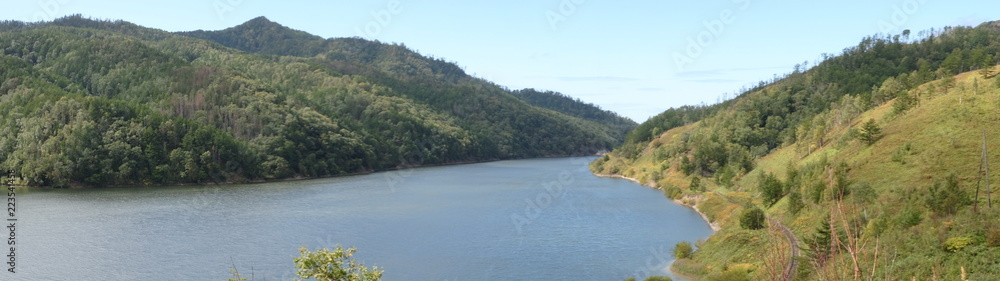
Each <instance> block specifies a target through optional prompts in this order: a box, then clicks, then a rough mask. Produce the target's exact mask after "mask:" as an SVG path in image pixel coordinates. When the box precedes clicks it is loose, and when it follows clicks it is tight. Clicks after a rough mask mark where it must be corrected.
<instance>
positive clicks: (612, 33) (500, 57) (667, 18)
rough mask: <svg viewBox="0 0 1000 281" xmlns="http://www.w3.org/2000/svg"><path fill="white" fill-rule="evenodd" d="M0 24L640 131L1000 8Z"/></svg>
mask: <svg viewBox="0 0 1000 281" xmlns="http://www.w3.org/2000/svg"><path fill="white" fill-rule="evenodd" d="M5 2H6V3H4V9H2V11H0V19H5V20H21V21H29V22H35V21H50V20H52V19H55V18H59V17H62V16H65V15H72V14H82V15H84V16H86V17H91V18H99V19H112V20H118V19H121V20H125V21H129V22H133V23H136V24H139V25H142V26H146V27H152V28H158V29H163V30H167V31H191V30H198V29H203V30H220V29H225V28H228V27H232V26H236V25H239V24H241V23H243V22H245V21H247V20H250V19H252V18H255V17H258V16H265V17H267V18H268V19H270V20H272V21H275V22H278V23H280V24H282V25H285V26H288V27H291V28H294V29H298V30H302V31H306V32H309V33H312V34H315V35H319V36H321V37H324V38H331V37H354V36H360V37H364V38H367V39H371V40H379V41H382V42H387V43H401V44H404V45H406V46H407V47H409V48H411V49H413V50H416V51H418V52H420V53H421V54H423V55H427V56H433V57H437V58H443V59H445V60H448V61H452V62H455V63H457V64H458V65H459V66H461V67H463V68H464V69H465V71H466V72H467V73H469V74H470V75H474V76H477V77H481V78H485V79H487V80H490V81H493V82H495V83H497V84H499V85H503V86H506V87H508V88H511V89H521V88H535V89H539V90H552V91H557V92H561V93H564V94H566V95H569V96H572V97H575V98H579V99H581V100H583V101H585V102H589V103H594V104H596V105H598V106H600V107H601V108H604V109H608V110H612V111H615V112H617V113H619V114H621V115H623V116H625V117H629V118H631V119H633V120H635V121H637V122H643V121H645V120H646V119H648V118H649V117H652V116H655V115H656V114H659V113H660V112H663V111H664V110H667V109H669V108H672V107H679V106H683V105H697V104H713V103H716V102H719V101H721V100H724V99H726V98H728V97H733V96H734V95H735V94H736V93H737V92H738V91H739V90H740V89H741V88H743V87H745V86H751V85H755V84H757V82H759V81H761V80H768V79H771V78H773V77H774V76H775V75H782V74H784V73H788V72H791V71H792V69H793V67H794V66H795V65H796V64H801V63H804V62H808V63H809V65H812V64H813V63H815V62H817V61H818V60H819V58H820V57H821V54H823V53H827V54H839V53H841V51H842V50H843V49H844V48H847V47H850V46H854V45H857V43H858V42H860V41H861V39H862V38H863V37H865V36H869V35H875V34H879V33H881V34H899V33H900V32H902V31H903V30H904V29H910V30H912V32H913V34H917V33H918V32H920V31H923V30H928V29H931V28H936V29H940V28H942V27H945V26H959V25H971V26H975V25H978V24H980V23H982V22H986V21H991V20H1000V1H984V0H980V1H966V0H959V1H942V0H888V1H882V0H842V1H778V0H721V1H668V0H661V1H647V0H636V1H609V0H504V1H494V0H480V1H467V0H466V1H445V0H440V1H439V0H410V1H408V0H374V1H360V0H327V1H294V0H292V1H254V0H197V1H196V0H173V1H93V0H90V1H87V0H22V1H5Z"/></svg>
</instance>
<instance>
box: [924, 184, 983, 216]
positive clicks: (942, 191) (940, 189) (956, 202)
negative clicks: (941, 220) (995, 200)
mask: <svg viewBox="0 0 1000 281" xmlns="http://www.w3.org/2000/svg"><path fill="white" fill-rule="evenodd" d="M926 203H927V207H928V208H930V209H931V210H932V211H934V212H936V213H938V214H945V215H951V214H955V212H958V209H959V208H961V207H962V206H966V205H969V204H971V203H972V200H970V199H969V194H968V193H967V192H966V191H965V190H962V189H961V188H960V187H959V186H958V178H957V177H956V176H955V174H951V175H948V177H946V178H945V180H944V181H943V182H942V181H934V184H933V185H931V189H930V197H929V198H927V202H926Z"/></svg>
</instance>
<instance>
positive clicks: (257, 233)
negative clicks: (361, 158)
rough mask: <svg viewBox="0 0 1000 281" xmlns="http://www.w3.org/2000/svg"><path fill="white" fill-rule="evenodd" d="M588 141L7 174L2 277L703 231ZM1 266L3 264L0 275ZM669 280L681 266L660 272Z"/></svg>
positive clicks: (400, 272) (449, 253)
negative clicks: (155, 179) (390, 163)
mask: <svg viewBox="0 0 1000 281" xmlns="http://www.w3.org/2000/svg"><path fill="white" fill-rule="evenodd" d="M593 159H594V158H593V157H578V158H559V159H533V160H514V161H500V162H491V163H481V164H470V165H458V166H446V167H431V168H419V169H410V170H402V171H392V172H384V173H376V174H370V175H362V176H351V177H341V178H330V179H318V180H306V181H291V182H275V183H264V184H251V185H232V186H203V187H166V188H164V187H155V188H154V187H145V188H115V189H81V190H31V191H26V190H22V191H20V192H19V193H18V194H17V199H18V210H17V216H18V228H17V231H18V232H17V235H18V236H17V237H18V240H17V246H18V247H17V257H18V259H17V269H18V273H17V275H16V276H17V277H18V280H225V279H226V278H228V277H230V275H229V268H231V267H232V266H233V264H235V265H236V267H237V269H238V270H239V271H240V272H241V273H243V274H244V275H248V274H249V273H251V271H252V272H253V274H254V277H255V279H256V280H293V279H294V278H295V276H294V268H293V264H292V258H294V257H296V256H298V248H299V247H307V248H309V249H317V248H333V247H336V246H337V245H345V246H354V247H357V248H358V252H357V254H356V255H355V257H357V258H358V259H360V260H363V261H364V262H365V264H366V265H375V266H379V267H381V268H383V269H385V276H384V278H383V280H389V281H396V280H623V279H625V278H627V277H636V278H637V279H639V280H642V279H643V278H645V277H646V276H648V275H650V274H653V275H671V274H670V273H669V270H668V269H667V266H668V264H669V262H671V260H672V258H671V256H672V255H671V248H672V247H673V245H674V244H676V243H678V242H680V241H695V240H697V239H700V238H705V237H707V236H708V235H710V234H711V230H710V229H709V227H708V225H707V224H706V223H705V222H704V221H703V220H701V218H700V217H699V216H698V214H696V213H695V212H694V211H692V210H690V209H688V208H685V207H682V206H679V205H676V204H674V203H672V202H670V201H669V200H668V199H667V198H665V197H664V196H663V195H662V194H661V193H660V192H659V191H657V190H653V189H649V188H646V187H642V186H639V185H637V184H635V183H632V182H629V181H626V180H621V179H608V178H599V177H595V176H593V175H591V174H590V172H589V171H588V170H587V164H588V162H589V161H591V160H593ZM9 276H11V275H10V274H8V273H4V276H3V277H4V278H3V279H4V280H8V279H7V277H9ZM675 280H683V279H680V278H676V277H675Z"/></svg>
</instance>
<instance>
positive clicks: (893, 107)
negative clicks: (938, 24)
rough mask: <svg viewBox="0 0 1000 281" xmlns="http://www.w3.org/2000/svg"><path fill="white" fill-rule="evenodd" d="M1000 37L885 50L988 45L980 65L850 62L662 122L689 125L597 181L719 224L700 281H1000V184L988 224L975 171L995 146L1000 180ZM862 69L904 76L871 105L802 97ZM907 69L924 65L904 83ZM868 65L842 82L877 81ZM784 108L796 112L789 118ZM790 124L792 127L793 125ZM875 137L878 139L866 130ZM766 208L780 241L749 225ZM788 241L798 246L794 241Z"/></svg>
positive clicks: (646, 144)
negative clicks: (632, 185)
mask: <svg viewBox="0 0 1000 281" xmlns="http://www.w3.org/2000/svg"><path fill="white" fill-rule="evenodd" d="M956 30H957V31H956ZM998 33H1000V32H998V31H997V27H996V25H995V24H992V23H987V24H984V25H981V26H979V27H977V28H959V29H946V31H945V32H943V33H941V34H936V35H933V36H932V37H933V38H932V39H919V40H916V41H914V42H907V43H903V42H900V43H892V39H891V37H890V38H888V39H887V40H886V41H885V42H883V43H885V44H887V46H889V48H897V49H899V50H905V49H926V50H933V49H936V48H939V47H937V46H935V45H940V44H950V43H949V42H948V41H951V40H956V41H964V42H974V41H970V40H969V39H970V38H979V37H982V38H986V39H984V40H982V41H981V43H982V46H983V47H982V49H979V48H980V47H975V46H972V45H971V44H970V45H969V46H966V47H963V48H968V49H967V50H968V51H965V50H964V49H962V48H958V49H953V50H951V51H950V52H944V53H943V54H945V55H943V56H941V55H937V54H935V52H930V51H929V52H923V53H921V52H915V53H913V56H903V57H897V58H893V57H882V56H879V54H878V53H877V52H873V51H871V50H866V51H864V52H861V53H858V52H857V51H856V50H852V49H848V50H847V51H845V54H842V55H841V56H838V57H833V58H828V59H827V61H824V62H822V63H820V64H818V66H816V67H814V68H813V69H810V70H807V71H801V72H799V71H797V72H795V73H793V74H790V75H789V76H787V77H785V78H783V79H780V80H776V81H771V82H770V83H762V84H761V86H760V87H757V88H755V89H751V90H749V91H747V93H745V94H743V95H742V96H740V97H738V98H736V99H734V100H731V101H728V102H726V103H723V104H720V105H714V106H710V107H704V108H688V109H686V110H674V111H671V112H667V113H665V114H664V116H666V115H668V114H669V115H671V116H682V117H683V116H687V117H683V118H686V119H680V118H675V117H661V118H660V119H658V120H655V121H654V120H651V121H653V122H655V123H652V124H651V123H650V122H647V123H646V124H643V125H640V126H639V128H640V129H637V131H640V130H642V129H643V128H646V130H648V131H641V132H637V131H633V132H632V133H630V141H627V143H626V144H625V145H624V146H622V147H621V148H619V149H616V150H615V151H614V152H613V153H611V154H610V155H608V156H607V157H603V158H601V159H598V160H597V161H595V162H594V163H592V165H591V168H592V170H594V171H595V172H596V173H604V174H619V175H623V176H627V177H631V178H635V179H637V180H639V181H642V182H645V183H647V184H652V185H654V186H657V187H659V188H661V189H663V190H664V193H665V194H666V196H670V197H672V198H678V199H681V198H683V200H687V201H689V202H690V203H691V204H696V205H697V206H698V207H699V209H700V210H701V211H703V212H705V213H706V215H707V216H708V218H709V219H710V220H712V221H714V222H717V223H719V224H721V225H722V230H721V231H719V232H718V233H716V234H715V235H713V236H712V237H710V238H709V239H707V240H706V241H699V242H697V243H695V244H696V245H697V246H698V247H697V248H698V250H697V251H696V252H695V253H694V256H693V258H691V259H681V260H678V261H677V262H676V263H675V264H674V269H675V270H677V271H680V272H683V273H686V274H689V275H694V276H700V277H702V279H705V280H740V279H749V280H782V274H783V273H784V271H785V270H786V269H785V267H786V266H787V265H788V264H789V263H790V261H791V260H796V261H797V264H798V266H797V268H796V271H795V272H794V273H793V274H791V275H792V279H788V280H912V279H916V280H963V279H962V278H963V276H964V278H967V280H994V279H997V278H998V277H1000V197H998V195H997V191H1000V188H996V185H997V182H998V180H1000V177H998V176H997V172H996V171H991V172H992V173H991V175H990V176H991V177H992V180H991V184H992V189H993V191H994V192H993V194H992V200H993V202H992V203H993V207H992V208H989V207H987V206H986V205H988V202H987V200H986V190H985V188H986V186H985V179H982V181H980V176H979V169H980V163H981V162H980V156H981V153H982V149H983V138H984V136H983V132H984V131H985V132H986V141H987V145H986V146H987V149H988V151H989V159H990V162H989V163H990V166H991V167H997V165H1000V131H998V130H996V128H998V127H1000V79H998V78H996V77H993V76H994V75H995V74H996V73H997V72H998V71H997V70H998V69H1000V67H994V66H993V65H995V60H994V59H993V58H995V57H996V55H995V54H998V52H997V51H998V50H997V49H995V47H994V46H996V45H998V44H1000V40H997V39H996V38H997V37H996V34H998ZM969 34H978V35H972V36H969ZM863 44H864V43H863ZM894 44H898V46H895V47H893V45H894ZM970 46H971V47H970ZM976 50H978V51H976ZM974 52H975V53H977V54H975V55H970V54H971V53H974ZM956 53H958V54H959V55H957V56H952V55H951V54H956ZM963 53H964V54H963ZM983 53H986V54H993V55H990V58H989V61H992V62H993V63H990V64H984V65H983V66H982V67H972V68H970V67H968V65H970V64H971V62H972V61H971V60H970V57H977V56H982V55H981V54H983ZM859 56H865V57H867V60H868V61H880V60H885V61H886V63H888V64H889V65H896V66H898V67H896V68H902V69H901V70H897V71H899V73H900V74H898V75H895V76H890V77H887V78H885V79H884V80H882V81H879V82H877V83H875V84H873V85H870V86H869V87H868V90H867V91H859V92H852V91H844V90H842V89H843V88H842V87H843V86H842V85H841V84H837V85H833V86H820V87H816V86H814V87H812V89H810V87H804V88H801V89H800V90H795V89H794V88H796V87H800V86H797V85H802V84H799V83H802V81H813V82H815V81H817V79H822V78H821V77H822V74H821V73H822V72H824V71H830V69H831V65H832V64H835V63H836V62H838V61H853V60H858V62H865V60H860V59H859V58H858V57H859ZM949 57H952V58H951V59H949ZM906 61H924V63H918V64H917V65H914V66H915V67H914V68H912V69H910V71H906ZM956 63H957V64H958V65H966V67H964V68H962V67H961V66H959V68H961V69H962V70H964V72H962V73H960V74H958V75H951V73H952V72H951V71H954V70H953V69H950V68H951V67H952V66H953V65H954V64H956ZM919 64H923V65H924V66H923V67H921V66H919ZM865 65H866V64H864V63H859V64H856V65H855V68H854V69H850V68H848V69H846V70H848V71H854V72H855V73H860V74H863V75H868V76H871V75H873V74H871V73H875V72H873V69H865V67H864V66H865ZM867 65H871V64H867ZM838 67H839V66H838ZM932 69H933V71H932ZM984 69H985V70H984ZM969 70H973V71H969ZM869 72H871V73H869ZM935 72H936V73H935ZM922 73H925V74H926V75H927V76H925V74H922ZM913 77H925V78H916V79H914V78H913ZM831 81H836V80H831ZM900 81H906V82H900ZM914 81H919V82H918V83H914ZM837 88H840V89H841V90H836V89H837ZM857 88H858V89H863V88H864V87H857ZM802 89H805V90H802ZM830 89H834V90H835V91H834V92H836V93H839V94H837V95H834V96H833V97H826V98H824V99H825V100H832V102H828V103H827V104H826V105H825V106H824V105H821V104H819V103H817V104H816V106H815V107H812V106H806V105H805V104H809V102H804V103H802V102H796V100H800V101H802V100H803V99H802V97H808V96H810V95H813V96H815V94H810V93H803V91H808V92H814V93H815V92H826V93H827V94H829V93H831V92H829V91H830ZM786 102H787V103H788V104H790V106H787V107H783V106H780V105H781V104H784V103H786ZM775 104H778V105H779V106H778V107H775V106H774V105H775ZM692 116H694V117H692ZM779 118H780V119H779ZM793 118H794V119H795V120H797V121H795V122H793V123H792V124H794V125H791V126H789V125H782V124H783V123H787V120H791V119H793ZM676 120H682V121H676ZM755 120H763V121H755ZM667 121H676V122H675V123H673V124H670V122H667ZM869 121H873V124H875V126H876V127H877V128H879V129H880V133H879V134H871V133H869V132H870V131H872V130H866V128H865V127H866V123H869ZM748 123H749V125H748ZM754 124H759V125H754ZM645 134H651V135H652V137H645V136H644V135H645ZM869 137H871V138H869ZM869 140H870V142H869ZM747 144H750V145H749V146H748V145H747ZM693 183H694V184H693ZM977 186H978V187H979V189H980V190H979V195H978V201H977V199H976V198H977V196H976V190H977ZM977 204H978V210H974V209H975V208H976V207H977ZM755 207H756V208H761V209H763V210H764V211H765V213H766V214H767V217H768V218H771V219H773V221H767V223H765V225H768V226H769V227H765V228H763V229H747V228H745V227H744V225H743V224H742V223H741V219H742V217H741V215H742V214H744V213H745V212H747V210H748V209H750V208H755ZM782 226H784V227H787V228H789V229H790V230H791V233H792V234H793V236H794V237H795V238H796V239H794V240H792V241H790V240H789V239H786V237H785V236H784V235H783V233H782V232H781V227H782ZM790 242H792V243H797V244H798V247H799V248H801V249H802V253H801V255H800V256H798V257H792V256H791V251H790V248H791V247H792V246H791V245H790V244H789V243H790Z"/></svg>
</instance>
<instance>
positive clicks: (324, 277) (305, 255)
mask: <svg viewBox="0 0 1000 281" xmlns="http://www.w3.org/2000/svg"><path fill="white" fill-rule="evenodd" d="M355 251H357V249H355V248H349V249H346V250H345V249H344V248H341V247H340V246H338V247H337V248H336V249H334V250H333V251H330V250H328V249H320V250H317V251H316V252H310V251H309V250H307V249H306V248H300V249H299V254H300V256H299V257H297V258H294V259H293V261H294V262H295V268H296V269H298V270H297V272H296V275H298V276H299V277H301V278H303V280H304V279H309V278H315V279H316V280H317V281H377V280H380V279H382V270H380V269H379V268H377V267H372V268H370V269H369V268H367V267H365V266H364V265H361V263H359V262H356V261H355V260H354V258H352V256H353V255H354V252H355Z"/></svg>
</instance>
